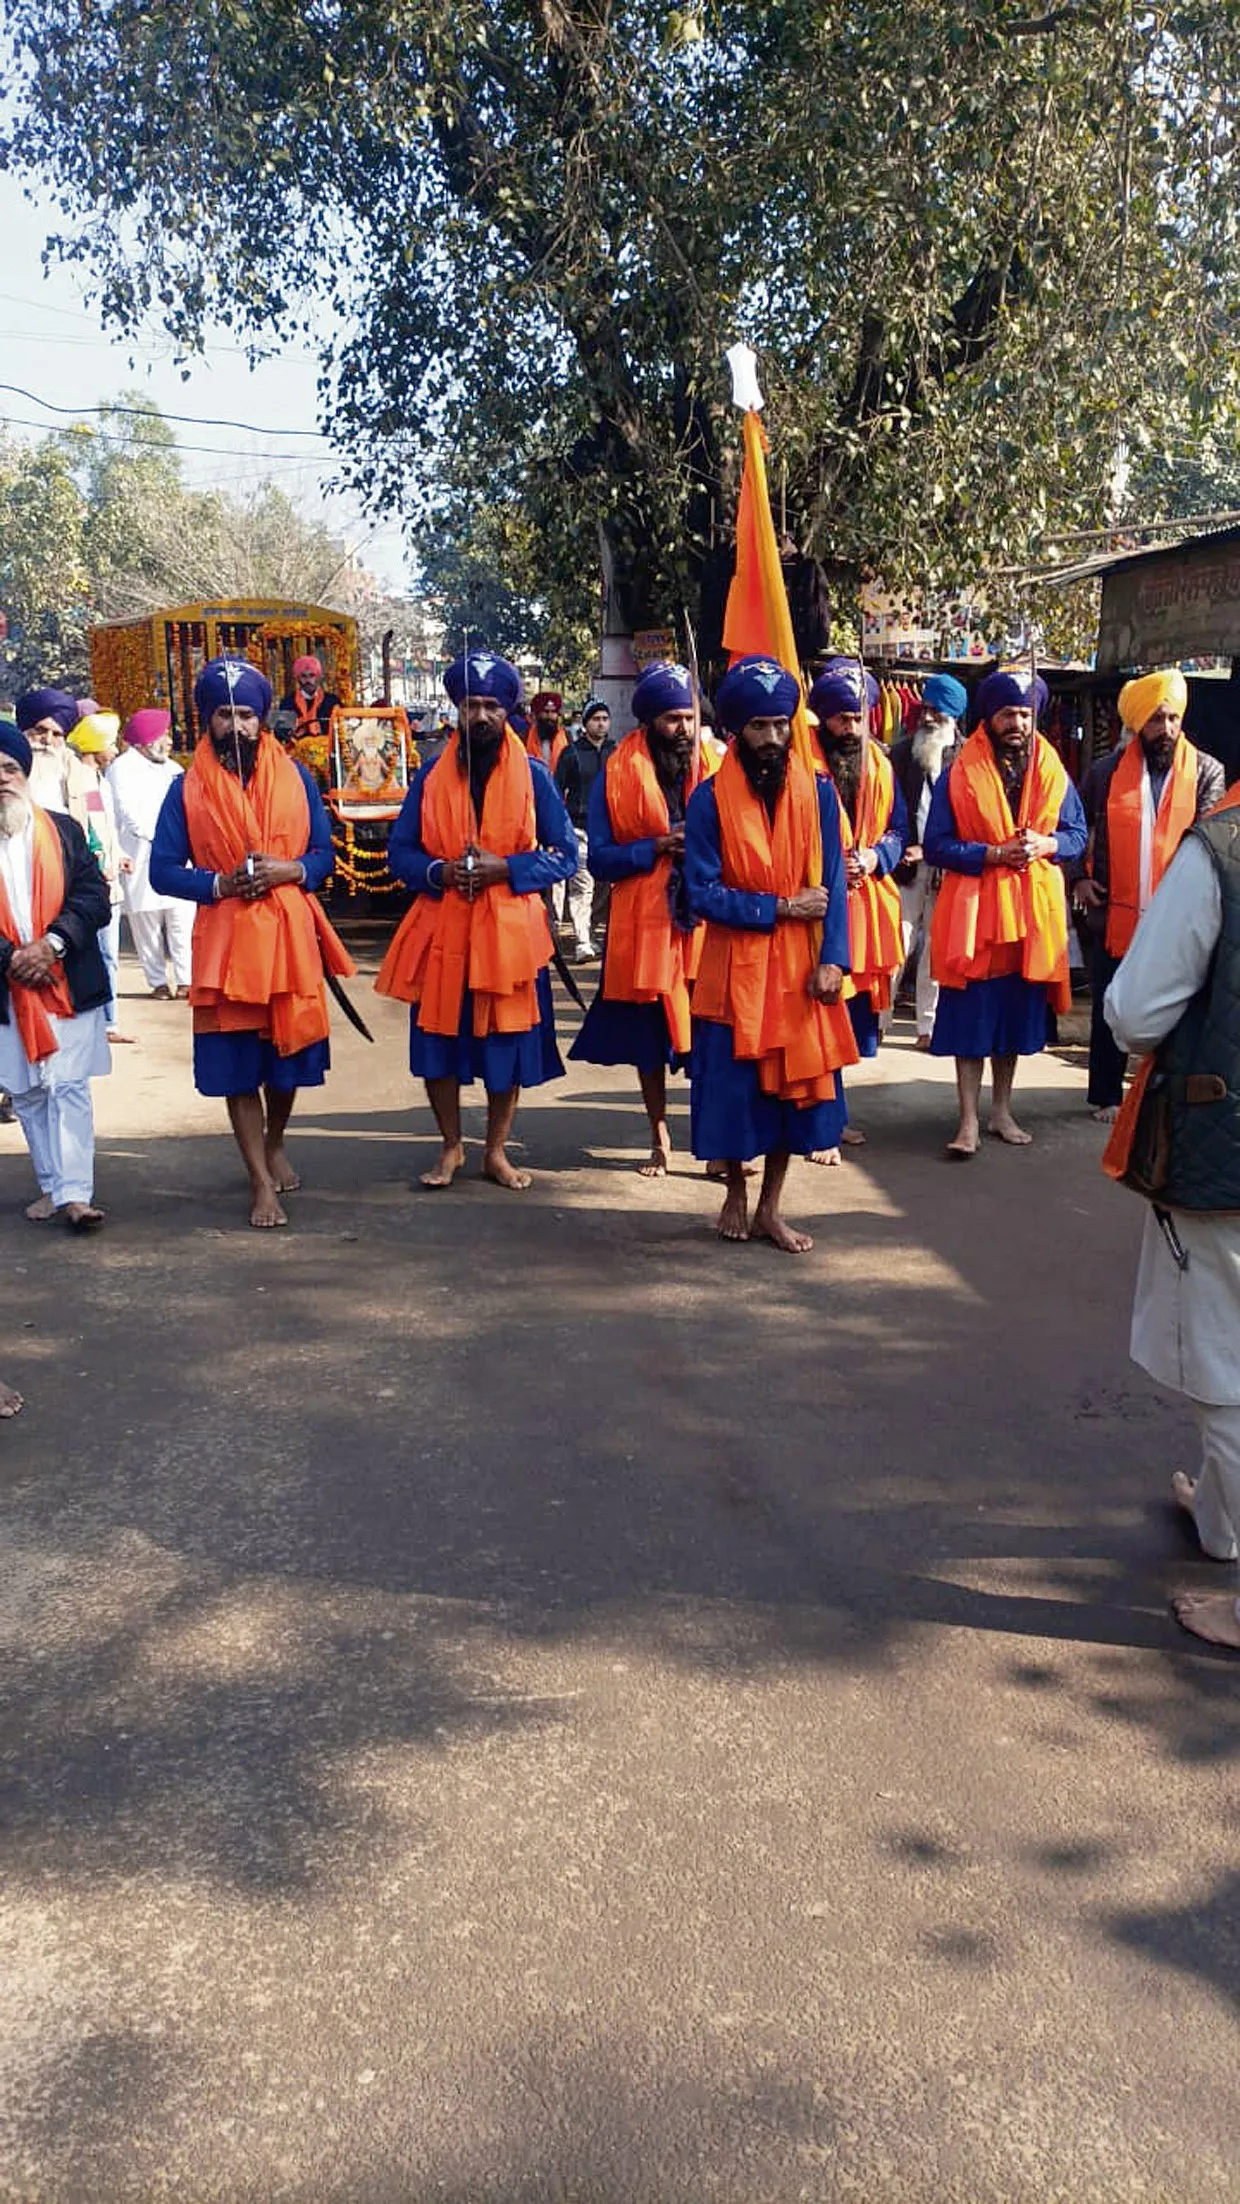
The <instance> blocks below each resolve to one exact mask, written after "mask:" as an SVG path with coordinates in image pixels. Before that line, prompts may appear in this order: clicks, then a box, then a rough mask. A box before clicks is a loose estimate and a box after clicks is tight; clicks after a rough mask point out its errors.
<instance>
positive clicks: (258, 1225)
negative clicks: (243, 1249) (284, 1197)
mask: <svg viewBox="0 0 1240 2204" xmlns="http://www.w3.org/2000/svg"><path fill="white" fill-rule="evenodd" d="M250 1223H251V1224H252V1225H253V1226H254V1229H255V1231H256V1232H271V1231H273V1230H274V1229H275V1227H276V1226H277V1225H281V1224H287V1223H288V1218H287V1217H286V1216H285V1214H284V1211H283V1210H282V1208H281V1207H280V1197H279V1195H278V1194H277V1192H276V1190H275V1187H274V1186H256V1187H255V1189H254V1202H253V1206H252V1207H251V1210H250Z"/></svg>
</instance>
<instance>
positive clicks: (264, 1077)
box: [194, 1032, 332, 1096]
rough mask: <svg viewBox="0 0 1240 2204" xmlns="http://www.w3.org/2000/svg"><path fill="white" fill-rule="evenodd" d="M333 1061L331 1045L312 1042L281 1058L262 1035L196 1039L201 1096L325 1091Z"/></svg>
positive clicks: (209, 1035) (208, 1035)
mask: <svg viewBox="0 0 1240 2204" xmlns="http://www.w3.org/2000/svg"><path fill="white" fill-rule="evenodd" d="M331 1060H332V1052H331V1043H330V1042H328V1041H312V1042H311V1043H310V1046H309V1048H299V1049H298V1050H297V1052H296V1054H295V1055H293V1056H277V1054H276V1051H275V1046H274V1044H273V1043H272V1042H271V1041H265V1040H264V1039H263V1037H262V1035H261V1034H259V1033H253V1032H251V1033H196V1034H195V1035H194V1085H195V1086H196V1087H197V1089H198V1092H199V1094H210V1095H216V1096H219V1095H228V1094H257V1092H258V1090H259V1088H260V1087H274V1089H275V1091H276V1093H277V1094H289V1093H290V1092H291V1091H292V1089H293V1088H294V1087H321V1086H322V1084H323V1081H324V1080H325V1078H326V1077H327V1070H328V1066H329V1064H330V1063H331Z"/></svg>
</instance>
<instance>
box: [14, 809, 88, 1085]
mask: <svg viewBox="0 0 1240 2204" xmlns="http://www.w3.org/2000/svg"><path fill="white" fill-rule="evenodd" d="M32 808H33V811H34V846H33V849H32V852H31V864H30V920H31V928H32V932H31V939H32V940H34V941H41V940H42V938H43V936H44V934H45V933H46V932H47V930H48V927H49V926H54V925H55V923H56V920H57V919H58V918H59V916H60V914H61V912H62V911H63V909H64V907H65V858H64V851H63V850H62V848H61V846H60V836H59V834H58V833H57V832H56V828H55V826H54V825H53V823H52V821H51V820H50V819H49V818H48V815H47V813H46V811H40V810H39V807H38V805H37V804H36V805H34V806H33V807H32ZM0 934H3V935H4V937H5V939H6V940H7V941H11V942H14V943H17V942H18V941H19V939H20V936H19V934H18V931H17V921H16V920H15V918H14V916H13V910H12V906H11V904H10V902H9V898H8V891H7V889H6V887H5V885H4V881H3V880H2V879H0ZM8 986H9V1001H10V1003H11V1004H12V1006H13V1016H14V1018H15V1019H16V1021H17V1030H18V1032H19V1034H20V1035H21V1043H22V1047H23V1048H24V1049H25V1051H26V1060H27V1062H28V1063H31V1064H41V1063H42V1062H43V1060H44V1058H45V1057H47V1056H55V1055H56V1053H57V1051H58V1049H59V1047H60V1043H59V1041H58V1040H57V1038H56V1035H55V1033H54V1032H53V1030H52V1020H51V1018H50V1017H49V1016H48V1012H49V1011H50V1012H51V1013H52V1014H53V1016H55V1017H57V1018H71V1017H72V1016H73V1001H72V998H71V996H70V994H69V983H68V981H67V980H66V978H65V972H64V966H63V965H62V964H60V963H59V962H58V963H57V964H56V965H55V967H54V969H53V978H52V981H51V985H50V986H48V987H21V986H19V984H18V982H17V981H16V980H15V979H13V978H12V977H11V976H10V979H9V983H8Z"/></svg>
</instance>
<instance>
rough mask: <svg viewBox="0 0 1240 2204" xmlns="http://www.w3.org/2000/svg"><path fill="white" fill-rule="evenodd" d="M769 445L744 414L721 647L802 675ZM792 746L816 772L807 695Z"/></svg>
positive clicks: (750, 414)
mask: <svg viewBox="0 0 1240 2204" xmlns="http://www.w3.org/2000/svg"><path fill="white" fill-rule="evenodd" d="M769 450H770V446H769V444H768V443H767V440H766V431H765V430H764V429H763V426H762V423H761V421H760V420H759V418H758V416H757V414H756V413H755V412H754V411H753V410H752V409H750V410H749V411H747V412H746V414H745V466H744V471H743V473H742V475H741V494H740V499H739V501H738V503H737V508H736V572H735V573H734V575H733V577H732V586H731V588H730V589H729V591H728V608H727V611H726V612H725V614H724V617H723V647H724V649H725V650H726V651H727V653H728V662H729V664H731V665H735V663H736V660H737V659H738V658H746V657H748V656H749V655H750V654H751V653H756V654H757V655H758V656H760V657H763V658H775V659H777V660H778V661H779V664H780V665H781V666H786V667H787V669H788V671H789V673H795V674H797V675H798V676H799V674H800V670H801V669H800V665H799V663H798V660H797V646H796V639H795V637H794V635H793V632H792V614H791V612H790V611H789V609H788V592H787V590H786V588H785V587H784V570H783V567H782V566H781V564H780V559H779V545H778V544H777V543H776V541H775V522H774V519H773V517H772V514H771V493H770V491H769V489H768V487H767V480H766V454H767V452H768V451H769ZM792 746H793V749H794V750H795V751H796V754H797V756H798V757H799V758H800V759H801V762H802V764H803V765H805V766H806V767H807V769H808V770H809V771H810V772H811V773H812V772H813V771H814V770H815V754H814V744H813V739H812V737H811V735H810V731H809V721H808V719H807V718H806V716H805V701H804V695H802V700H801V702H800V704H798V706H797V709H796V712H795V714H794V716H793V721H792Z"/></svg>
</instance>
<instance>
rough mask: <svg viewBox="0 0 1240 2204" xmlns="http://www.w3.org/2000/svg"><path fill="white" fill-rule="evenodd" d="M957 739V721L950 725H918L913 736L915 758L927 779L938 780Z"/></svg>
mask: <svg viewBox="0 0 1240 2204" xmlns="http://www.w3.org/2000/svg"><path fill="white" fill-rule="evenodd" d="M955 740H956V728H955V723H954V722H953V724H952V725H951V726H950V727H918V728H917V730H916V732H915V733H914V736H913V759H914V762H915V763H916V764H917V765H919V766H920V767H921V769H922V772H923V773H924V774H925V776H926V779H927V780H930V781H937V779H938V777H939V774H940V773H941V772H942V769H943V760H944V758H945V757H946V756H947V753H948V751H949V750H950V749H951V746H952V744H953V742H954V741H955Z"/></svg>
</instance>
